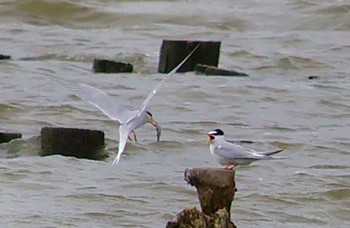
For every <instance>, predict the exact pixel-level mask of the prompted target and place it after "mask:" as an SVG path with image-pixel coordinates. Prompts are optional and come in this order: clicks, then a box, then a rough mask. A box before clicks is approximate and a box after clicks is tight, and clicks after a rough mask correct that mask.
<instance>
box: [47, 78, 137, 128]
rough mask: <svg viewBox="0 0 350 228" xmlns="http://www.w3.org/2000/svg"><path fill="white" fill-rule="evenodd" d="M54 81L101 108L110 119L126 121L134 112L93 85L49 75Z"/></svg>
mask: <svg viewBox="0 0 350 228" xmlns="http://www.w3.org/2000/svg"><path fill="white" fill-rule="evenodd" d="M47 78H49V79H51V80H52V81H53V82H55V83H57V84H59V85H61V86H63V87H64V88H66V89H67V90H68V91H69V92H71V93H72V94H74V95H75V96H77V97H80V98H81V99H83V100H86V101H87V102H89V103H90V104H92V105H94V106H95V107H97V108H98V109H100V110H101V111H102V112H103V113H104V114H105V115H107V116H108V117H109V118H110V119H112V120H116V121H119V122H120V123H124V122H125V121H127V120H128V119H130V118H131V117H132V116H133V114H135V113H133V112H131V111H129V110H128V109H126V108H125V107H124V106H123V105H121V104H119V103H117V102H116V100H115V99H114V98H112V97H111V96H109V95H108V94H106V93H105V92H103V91H102V90H99V89H97V88H95V87H93V86H89V85H85V84H82V83H77V82H74V81H71V80H67V79H63V78H59V77H53V76H47Z"/></svg>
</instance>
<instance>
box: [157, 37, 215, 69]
mask: <svg viewBox="0 0 350 228" xmlns="http://www.w3.org/2000/svg"><path fill="white" fill-rule="evenodd" d="M197 45H200V46H199V48H198V49H197V50H196V51H195V52H194V53H193V55H192V56H191V57H190V58H189V59H188V60H187V61H186V63H185V64H184V65H182V66H181V67H180V68H179V70H178V71H177V72H187V71H194V69H195V67H196V65H197V64H198V63H201V64H206V65H210V66H217V65H218V63H219V56H220V45H221V42H220V41H186V40H163V43H162V46H161V48H160V54H159V64H158V72H159V73H169V72H170V71H171V70H172V69H174V68H175V67H176V66H177V65H178V64H179V63H180V62H181V61H182V60H183V59H184V58H185V57H186V56H187V55H188V54H189V53H190V52H191V51H192V50H193V49H194V48H195V47H196V46H197Z"/></svg>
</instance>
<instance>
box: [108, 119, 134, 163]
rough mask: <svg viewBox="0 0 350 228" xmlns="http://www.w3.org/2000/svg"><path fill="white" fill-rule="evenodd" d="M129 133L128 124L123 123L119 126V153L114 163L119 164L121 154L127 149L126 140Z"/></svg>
mask: <svg viewBox="0 0 350 228" xmlns="http://www.w3.org/2000/svg"><path fill="white" fill-rule="evenodd" d="M129 134H130V132H129V131H128V130H127V127H126V125H124V124H122V125H120V126H119V145H118V154H117V157H115V159H114V160H113V162H112V165H114V164H118V162H119V159H120V156H121V155H122V153H123V151H124V149H125V145H126V141H127V140H128V136H129Z"/></svg>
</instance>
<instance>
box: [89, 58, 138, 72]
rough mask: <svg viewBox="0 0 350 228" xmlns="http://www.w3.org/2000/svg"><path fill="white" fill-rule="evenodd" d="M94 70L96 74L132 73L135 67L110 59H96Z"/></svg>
mask: <svg viewBox="0 0 350 228" xmlns="http://www.w3.org/2000/svg"><path fill="white" fill-rule="evenodd" d="M92 69H93V70H94V72H95V73H132V71H133V65H131V64H130V63H123V62H115V61H112V60H108V59H94V64H93V67H92Z"/></svg>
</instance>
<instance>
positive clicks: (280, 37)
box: [0, 0, 350, 227]
mask: <svg viewBox="0 0 350 228" xmlns="http://www.w3.org/2000/svg"><path fill="white" fill-rule="evenodd" d="M349 30H350V5H349V2H348V1H332V2H329V1H324V0H317V1H316V0H314V1H311V0H304V1H299V0H287V1H278V0H266V1H258V0H256V1H253V0H248V1H247V0H244V1H243V0H242V1H241V0H237V1H229V0H219V1H215V2H212V1H204V0H202V1H112V0H103V1H97V0H90V1H88V0H85V1H82V0H81V1H63V0H60V1H49V0H46V1H44V0H33V1H22V0H7V1H6V0H2V1H0V34H1V35H0V52H1V53H3V54H10V55H11V56H12V60H11V61H1V62H0V75H1V79H0V80H1V83H0V90H1V96H0V128H1V129H10V130H16V131H20V132H22V133H23V139H21V140H15V141H12V142H11V143H8V144H2V145H0V157H1V163H0V179H1V184H0V186H1V188H0V223H1V226H2V227H164V226H165V224H166V222H167V221H168V220H169V219H171V218H172V217H173V216H174V215H175V214H176V213H177V212H179V211H181V210H182V209H183V208H185V207H192V206H197V207H198V206H199V204H198V201H197V198H196V197H197V195H196V193H195V190H194V189H193V188H192V187H190V186H187V184H186V183H185V182H184V181H183V171H184V169H185V168H189V167H203V166H209V167H220V166H219V165H218V164H217V163H216V162H215V161H214V160H213V159H212V158H211V156H210V154H209V148H208V147H207V145H205V144H204V143H203V142H204V141H205V140H206V139H207V137H206V135H205V133H206V132H208V131H209V130H212V129H214V128H222V129H223V130H224V131H225V133H226V135H227V138H228V139H230V140H251V141H253V142H254V143H253V144H248V145H246V146H247V147H250V148H252V149H258V150H259V149H261V150H268V149H271V148H276V147H280V148H284V149H285V151H284V152H283V156H285V157H288V158H289V159H287V160H280V161H272V162H268V161H266V162H265V161H263V162H259V163H255V164H252V165H251V166H249V167H243V168H238V169H237V175H236V178H237V180H236V181H237V187H238V192H237V194H236V196H235V199H234V203H233V206H232V211H231V213H232V218H233V221H234V222H235V223H236V224H237V225H238V227H348V226H349V225H350V165H349V161H350V158H349V156H350V154H349V151H350V139H349V133H350V123H349V120H350V90H349V88H350V80H349V72H350V65H349V60H350V58H349V53H350V44H349V38H350V32H349ZM169 38H172V39H191V40H192V39H199V40H220V41H222V47H221V56H220V66H221V67H223V68H227V69H235V70H239V71H243V72H246V73H248V74H250V77H248V78H225V77H200V76H197V75H194V74H193V73H186V74H178V75H176V76H175V77H174V78H173V79H171V80H169V81H168V82H167V83H166V84H165V86H164V87H163V88H162V89H161V90H160V91H159V94H158V95H157V96H156V97H155V98H154V100H152V103H151V107H150V108H151V111H152V113H153V114H154V116H155V118H156V119H157V120H158V122H159V123H160V124H161V126H162V127H163V137H162V141H161V142H160V143H156V142H155V132H154V130H153V128H152V127H151V126H144V127H142V128H140V129H139V130H138V131H137V132H138V138H139V143H138V144H129V145H128V147H127V152H126V154H125V156H123V157H122V159H121V162H120V164H119V165H118V166H117V167H111V166H110V163H111V161H112V160H113V158H114V155H115V152H116V150H117V145H118V131H117V126H116V125H115V124H114V123H112V122H110V121H109V120H108V119H107V117H105V116H104V115H103V114H101V113H100V112H99V111H97V110H96V109H95V108H94V107H91V106H89V105H88V104H86V103H84V102H81V101H79V100H78V99H76V98H75V97H73V96H71V95H70V94H68V93H67V92H66V91H64V90H62V89H61V88H60V87H58V86H56V85H54V84H52V83H50V82H49V81H47V80H46V79H45V75H44V74H41V73H40V72H50V74H52V75H55V76H58V77H63V78H67V79H73V80H76V81H79V82H84V83H86V84H91V85H93V86H95V87H98V88H100V89H103V90H105V91H107V92H108V93H110V94H112V95H114V96H116V97H117V98H118V99H120V100H122V101H123V102H125V103H126V104H130V106H131V107H136V106H138V105H139V104H141V102H142V101H143V99H144V98H145V96H146V95H147V94H148V93H149V92H150V90H151V88H152V87H153V86H154V85H155V84H156V83H157V82H158V81H159V80H160V79H161V78H162V77H163V76H164V75H160V74H157V73H156V72H157V63H158V52H159V48H160V44H161V41H162V39H169ZM96 57H103V58H112V59H116V60H121V61H128V62H131V63H133V64H134V66H135V70H136V73H134V74H131V75H127V74H122V75H95V74H92V73H91V66H92V60H93V59H94V58H96ZM309 75H318V76H319V79H317V80H308V79H307V77H308V76H309ZM44 126H63V127H84V128H90V129H99V130H104V131H105V133H106V138H107V145H106V151H107V152H108V153H110V154H111V157H110V158H109V159H107V160H106V161H90V160H79V159H75V158H70V157H62V156H51V157H44V158H42V157H38V156H36V154H37V151H38V150H39V147H40V145H39V141H40V139H39V135H40V129H41V127H44Z"/></svg>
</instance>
